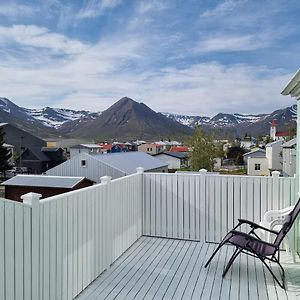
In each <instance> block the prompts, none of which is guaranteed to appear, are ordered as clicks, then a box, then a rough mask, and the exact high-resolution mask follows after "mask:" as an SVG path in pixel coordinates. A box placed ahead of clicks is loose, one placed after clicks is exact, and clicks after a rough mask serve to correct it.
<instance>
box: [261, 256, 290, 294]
mask: <svg viewBox="0 0 300 300" xmlns="http://www.w3.org/2000/svg"><path fill="white" fill-rule="evenodd" d="M260 260H261V261H262V262H263V264H264V265H265V266H266V268H267V269H268V270H269V272H270V273H271V275H272V277H273V278H274V279H275V281H276V282H277V283H278V285H279V286H280V287H281V288H282V289H284V290H285V273H284V269H283V267H282V265H281V264H280V263H279V261H276V263H277V264H278V265H279V267H280V269H281V271H282V278H281V279H282V282H280V281H279V279H278V278H277V277H276V275H275V274H274V273H273V271H272V269H271V267H270V266H269V265H268V264H267V263H266V262H265V260H264V259H260Z"/></svg>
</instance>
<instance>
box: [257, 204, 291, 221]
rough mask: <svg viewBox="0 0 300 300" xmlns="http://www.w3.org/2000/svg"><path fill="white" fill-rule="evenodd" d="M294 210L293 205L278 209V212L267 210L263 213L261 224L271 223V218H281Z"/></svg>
mask: <svg viewBox="0 0 300 300" xmlns="http://www.w3.org/2000/svg"><path fill="white" fill-rule="evenodd" d="M293 208H294V205H292V206H289V207H286V208H283V209H279V210H269V211H267V212H265V214H264V216H263V223H264V224H268V223H270V222H271V221H272V219H273V218H282V217H284V216H286V215H288V214H289V213H290V212H291V211H292V210H293Z"/></svg>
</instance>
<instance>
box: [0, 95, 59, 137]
mask: <svg viewBox="0 0 300 300" xmlns="http://www.w3.org/2000/svg"><path fill="white" fill-rule="evenodd" d="M0 123H10V124H12V125H14V126H16V127H18V128H20V129H22V130H25V131H27V132H29V133H32V134H35V135H37V136H39V137H43V138H46V137H54V136H56V135H57V133H56V131H55V130H54V129H53V128H45V126H44V125H43V124H42V123H41V122H40V121H38V120H36V119H35V118H34V117H32V116H31V115H28V114H27V112H26V110H25V109H24V108H22V107H19V106H18V105H16V104H14V103H13V102H12V101H10V100H8V99H7V98H3V97H0Z"/></svg>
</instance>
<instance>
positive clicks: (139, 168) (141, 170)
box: [136, 167, 145, 174]
mask: <svg viewBox="0 0 300 300" xmlns="http://www.w3.org/2000/svg"><path fill="white" fill-rule="evenodd" d="M144 171H145V169H144V168H143V167H137V168H136V172H137V173H138V174H142V173H144Z"/></svg>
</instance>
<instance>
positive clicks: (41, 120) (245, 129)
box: [0, 97, 297, 138]
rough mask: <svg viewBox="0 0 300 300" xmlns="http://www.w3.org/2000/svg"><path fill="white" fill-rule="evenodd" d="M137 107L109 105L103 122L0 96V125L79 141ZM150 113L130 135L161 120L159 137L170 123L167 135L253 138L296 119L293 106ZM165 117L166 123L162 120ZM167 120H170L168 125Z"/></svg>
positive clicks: (134, 112) (86, 114)
mask: <svg viewBox="0 0 300 300" xmlns="http://www.w3.org/2000/svg"><path fill="white" fill-rule="evenodd" d="M124 99H125V100H126V99H127V98H126V97H125V98H124ZM124 99H123V101H121V102H122V103H123V102H124V101H125V100H124ZM121 100H122V99H121ZM130 100H131V101H129V100H128V99H127V100H126V101H127V102H128V103H135V101H133V100H132V99H130ZM126 101H125V102H126ZM127 102H126V103H127ZM137 107H139V109H141V108H142V107H143V106H141V105H140V106H138V105H137V104H136V105H131V106H130V107H128V108H127V110H120V108H119V107H117V106H116V105H112V106H111V108H109V109H107V111H109V112H110V114H109V116H110V119H109V118H108V119H109V120H108V119H107V120H106V119H105V118H104V117H103V114H104V112H103V113H101V112H90V111H84V110H81V111H76V110H71V109H61V108H51V107H46V108H42V109H29V108H23V107H20V106H18V105H16V104H14V103H13V102H12V101H10V100H9V99H7V98H1V97H0V123H3V122H6V123H11V124H12V125H15V126H17V127H19V128H21V129H24V130H27V131H28V132H30V133H34V134H36V135H38V136H40V137H52V136H69V137H76V138H80V137H84V136H89V137H90V136H91V135H95V137H96V136H98V135H99V134H100V133H101V134H103V132H106V133H109V132H110V130H108V129H107V128H106V127H105V126H106V125H107V124H110V121H114V120H115V119H116V116H118V118H117V119H118V120H120V123H122V122H123V121H124V120H127V121H128V122H129V120H131V119H134V118H137ZM150 111H151V113H152V110H151V109H150V108H148V109H145V110H143V117H141V115H139V118H138V122H137V121H136V122H135V123H134V122H133V123H134V124H136V126H133V125H132V127H131V128H130V132H131V135H132V136H133V137H134V138H139V135H141V134H142V132H143V130H145V128H146V127H147V128H148V129H149V128H152V127H153V126H152V125H153V124H155V123H157V122H158V120H160V122H161V123H165V125H164V126H162V127H160V129H155V130H154V129H153V128H152V129H153V130H154V131H155V134H156V135H160V134H161V136H164V134H165V131H164V130H163V129H162V128H163V127H168V126H169V125H170V124H171V123H172V124H173V125H172V126H171V125H170V126H169V127H168V128H169V129H168V130H169V131H170V132H171V131H172V130H173V131H174V130H175V128H179V127H178V125H180V126H182V125H185V126H184V127H187V128H186V132H188V131H190V132H191V129H190V128H194V127H195V126H196V125H197V124H199V125H202V126H203V128H204V130H211V129H213V130H215V131H216V132H217V135H219V136H222V137H226V136H228V135H231V136H237V137H238V136H239V137H242V136H243V135H244V134H245V133H248V134H251V135H255V136H256V135H265V134H268V132H269V130H270V124H271V122H272V120H273V119H275V120H276V123H277V125H278V130H289V129H290V128H292V127H294V128H295V127H296V126H295V120H296V118H297V113H296V106H291V107H287V108H283V109H278V110H276V111H274V112H272V113H269V114H258V115H254V114H238V113H233V114H229V113H219V114H217V115H215V116H213V117H207V116H188V115H179V114H171V113H158V114H156V121H155V118H154V117H152V118H151V121H149V120H148V119H149V115H150ZM105 112H106V111H105ZM105 115H107V113H105ZM152 115H153V113H152ZM129 117H130V118H129ZM161 117H163V118H161ZM164 118H165V120H163V119H164ZM104 119H105V120H106V121H105V120H104ZM146 119H147V120H148V123H147V126H146V125H145V126H144V127H143V126H141V125H137V124H138V123H139V122H141V123H143V122H144V120H146ZM103 120H104V121H103ZM127 121H126V122H127ZM168 121H171V123H170V122H168ZM106 123H107V124H106ZM178 123H180V124H178ZM113 124H115V123H112V124H111V127H112V128H114V127H115V125H113ZM122 124H123V123H122ZM166 124H167V125H166ZM188 127H189V128H188ZM171 128H172V130H171ZM181 129H182V127H181ZM181 129H180V130H181ZM126 130H127V129H126ZM180 130H179V129H178V130H177V131H178V132H179V131H180ZM150 131H151V130H150ZM156 131H157V132H156ZM173 131H172V132H173ZM175 131H176V130H175ZM183 131H184V130H183ZM120 132H121V131H120V130H119V131H118V133H120ZM116 134H117V133H116V132H111V135H112V137H113V138H114V137H115V135H116ZM124 134H125V133H122V135H124ZM149 136H150V134H149Z"/></svg>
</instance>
